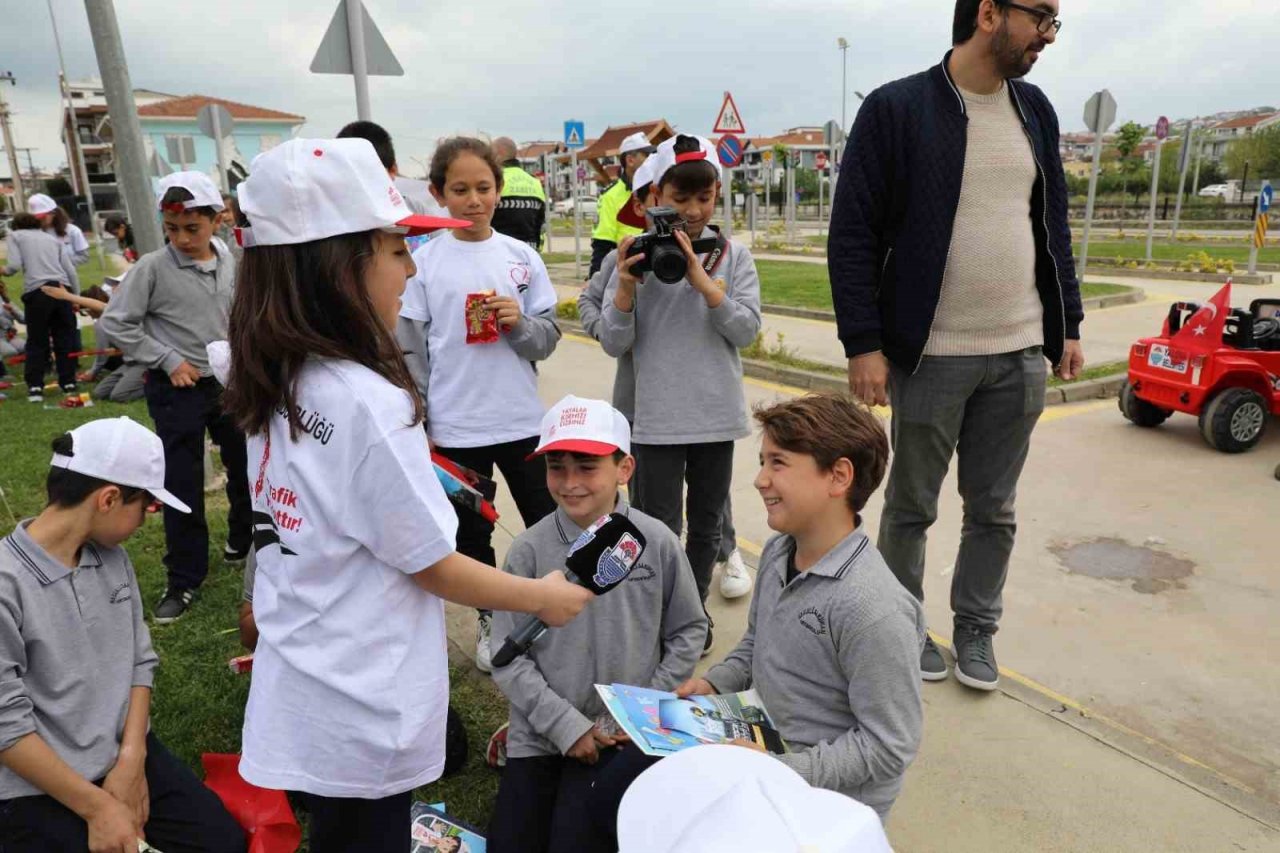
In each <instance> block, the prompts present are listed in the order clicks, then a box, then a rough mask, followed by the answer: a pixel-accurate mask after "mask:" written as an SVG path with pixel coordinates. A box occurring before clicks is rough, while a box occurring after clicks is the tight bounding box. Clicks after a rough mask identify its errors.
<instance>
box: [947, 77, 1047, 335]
mask: <svg viewBox="0 0 1280 853" xmlns="http://www.w3.org/2000/svg"><path fill="white" fill-rule="evenodd" d="M962 94H963V96H964V100H965V104H966V107H967V109H968V113H969V136H968V146H967V150H966V153H965V158H964V183H963V185H962V186H961V188H960V204H959V207H958V208H957V210H956V222H955V228H954V229H953V230H952V232H951V252H950V256H949V258H948V261H947V269H946V274H945V275H944V276H943V279H942V296H941V298H940V299H939V301H938V310H937V313H936V314H935V315H934V320H933V328H932V330H931V331H930V334H929V341H928V344H927V345H926V346H925V349H924V352H925V355H941V356H957V355H995V354H998V353H1005V352H1014V351H1016V350H1021V349H1025V348H1027V347H1031V346H1040V345H1042V344H1043V343H1044V332H1043V330H1042V326H1041V323H1042V319H1043V315H1044V308H1043V306H1042V305H1041V304H1040V295H1039V293H1038V292H1037V291H1036V244H1035V236H1034V233H1033V231H1032V228H1033V227H1034V223H1033V222H1032V221H1031V189H1032V187H1033V185H1034V184H1035V180H1036V164H1035V160H1034V158H1033V156H1032V153H1031V143H1030V141H1029V140H1028V139H1027V136H1026V134H1025V133H1024V132H1023V129H1022V122H1021V121H1020V120H1019V118H1018V114H1017V111H1016V109H1015V107H1014V105H1013V102H1012V100H1010V98H1009V91H1008V88H1007V85H1002V86H1001V87H1000V91H998V92H996V93H995V94H993V95H975V94H973V93H972V92H964V91H963V90H962Z"/></svg>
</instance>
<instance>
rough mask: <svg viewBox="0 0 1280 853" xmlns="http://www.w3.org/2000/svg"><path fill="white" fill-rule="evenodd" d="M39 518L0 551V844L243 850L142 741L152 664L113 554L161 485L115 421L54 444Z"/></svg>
mask: <svg viewBox="0 0 1280 853" xmlns="http://www.w3.org/2000/svg"><path fill="white" fill-rule="evenodd" d="M53 449H54V456H53V461H52V463H51V465H52V467H51V469H50V471H49V477H48V481H47V489H48V496H49V503H48V506H46V507H45V508H44V510H43V511H42V512H41V513H40V515H38V516H37V517H36V518H34V519H28V520H26V521H23V522H22V523H20V524H19V525H18V527H17V528H16V529H15V530H14V531H13V532H12V533H11V534H10V535H9V536H7V537H5V538H4V539H3V540H0V839H3V841H0V847H3V849H4V850H5V851H6V853H10V851H12V853H26V851H33V853H34V851H40V853H50V852H51V851H52V853H63V851H65V853H72V851H75V853H81V851H84V850H89V849H91V850H95V851H97V850H111V851H117V850H120V851H124V850H128V851H130V853H132V851H135V850H137V839H139V838H143V837H144V836H145V838H146V839H147V840H148V841H150V842H151V843H154V844H155V845H156V846H157V847H159V848H160V849H161V850H166V851H176V850H188V851H194V850H206V851H243V850H244V849H245V840H244V833H243V832H242V831H241V829H240V827H239V826H237V825H236V823H235V821H234V820H233V819H232V818H231V816H230V815H229V814H227V812H226V810H225V809H224V808H223V806H222V803H221V802H220V801H219V800H218V798H217V796H216V795H214V794H213V792H211V791H210V790H208V789H207V788H205V787H204V786H203V785H202V784H200V782H199V780H197V779H196V777H195V776H194V775H193V774H192V773H191V771H190V770H189V769H187V768H186V767H185V766H183V765H182V764H181V763H180V762H179V761H178V760H177V759H175V758H174V757H173V756H172V755H170V754H169V752H168V750H166V749H165V747H164V745H163V744H162V743H161V742H160V741H159V739H158V738H156V736H155V735H154V734H153V733H150V732H148V718H149V716H150V708H151V684H152V677H153V675H154V672H155V668H156V663H157V659H156V654H155V651H154V650H153V649H152V647H151V637H150V634H149V633H148V632H147V626H146V623H145V622H144V621H143V616H142V603H141V601H140V599H139V596H138V583H137V579H136V578H135V577H134V573H133V567H132V565H131V564H130V562H129V556H128V555H127V554H126V553H125V550H124V548H122V547H121V543H123V542H124V540H126V539H128V538H129V536H131V535H132V534H133V532H134V531H135V530H137V529H138V527H140V526H141V525H142V522H143V519H144V518H146V511H147V506H148V504H150V503H151V502H152V500H153V499H154V500H158V501H161V502H162V503H164V504H165V505H166V506H168V507H171V508H173V510H174V511H175V512H189V511H190V510H189V509H188V507H187V506H186V505H185V504H184V503H183V502H182V501H180V500H178V499H177V498H176V497H174V496H173V495H172V494H170V493H169V492H167V491H165V488H164V479H165V477H164V475H165V464H164V447H163V445H162V444H161V442H160V439H159V438H157V437H156V436H155V435H154V434H153V433H151V432H150V431H148V430H147V429H146V428H145V427H142V426H140V425H139V424H137V423H134V422H133V421H131V420H129V419H128V418H104V419H101V420H97V421H90V422H89V423H86V424H84V425H83V426H80V427H78V428H76V429H75V430H72V431H71V432H70V433H67V434H65V435H63V436H62V437H61V438H59V439H57V440H56V441H55V442H54V444H53Z"/></svg>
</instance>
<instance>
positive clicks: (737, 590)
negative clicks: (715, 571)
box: [720, 548, 751, 598]
mask: <svg viewBox="0 0 1280 853" xmlns="http://www.w3.org/2000/svg"><path fill="white" fill-rule="evenodd" d="M749 592H751V575H749V574H748V573H747V566H746V564H745V563H743V562H742V555H741V554H740V553H738V549H737V548H734V549H733V553H732V554H730V555H729V559H727V560H725V561H724V562H723V563H721V564H720V595H722V596H723V597H725V598H741V597H742V596H744V595H746V594H747V593H749Z"/></svg>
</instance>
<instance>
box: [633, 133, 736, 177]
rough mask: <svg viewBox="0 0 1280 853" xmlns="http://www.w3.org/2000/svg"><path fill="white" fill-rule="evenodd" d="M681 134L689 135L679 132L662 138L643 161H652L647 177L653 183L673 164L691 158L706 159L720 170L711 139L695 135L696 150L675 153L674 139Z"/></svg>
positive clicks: (673, 165) (717, 156)
mask: <svg viewBox="0 0 1280 853" xmlns="http://www.w3.org/2000/svg"><path fill="white" fill-rule="evenodd" d="M681 136H689V134H685V133H681V134H678V135H676V136H673V137H671V138H670V139H667V140H664V141H663V142H662V143H661V144H660V145H658V148H657V150H656V151H655V152H654V154H653V156H652V157H650V158H649V159H648V160H646V161H645V163H649V162H651V161H652V162H653V166H652V171H651V172H650V174H649V178H650V180H652V181H653V182H654V183H657V182H658V181H661V180H662V176H663V175H665V174H666V173H667V172H668V171H670V170H671V169H672V168H674V167H675V166H677V165H679V164H680V163H687V162H689V161H691V160H706V161H707V162H708V163H710V164H711V165H712V166H715V167H716V171H717V172H719V171H720V158H719V155H717V154H716V147H715V146H714V145H712V144H711V140H709V139H706V138H704V137H701V136H695V137H693V138H694V139H696V140H698V150H696V151H689V152H686V153H684V154H677V153H676V140H677V139H679V138H680V137H681Z"/></svg>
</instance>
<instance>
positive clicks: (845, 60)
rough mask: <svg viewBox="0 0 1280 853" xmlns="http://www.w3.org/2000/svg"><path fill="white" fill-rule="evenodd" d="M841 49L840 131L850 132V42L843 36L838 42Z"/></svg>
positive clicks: (837, 44)
mask: <svg viewBox="0 0 1280 853" xmlns="http://www.w3.org/2000/svg"><path fill="white" fill-rule="evenodd" d="M836 46H837V47H839V48H840V62H841V64H842V65H843V68H842V70H841V71H840V129H841V130H843V131H844V132H845V133H848V132H849V40H848V39H846V38H844V37H843V36H841V37H840V38H839V39H837V40H836Z"/></svg>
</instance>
